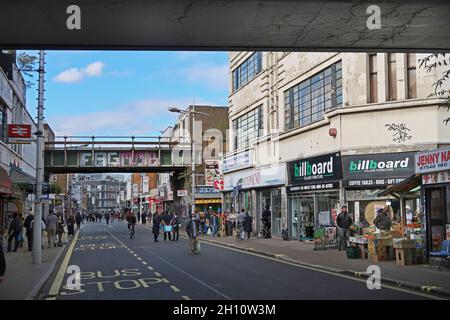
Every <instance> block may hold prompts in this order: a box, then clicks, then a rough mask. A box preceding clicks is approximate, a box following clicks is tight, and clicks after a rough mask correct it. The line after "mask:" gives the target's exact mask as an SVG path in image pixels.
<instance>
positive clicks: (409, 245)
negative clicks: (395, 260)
mask: <svg viewBox="0 0 450 320" xmlns="http://www.w3.org/2000/svg"><path fill="white" fill-rule="evenodd" d="M393 245H394V248H396V249H415V248H416V240H409V239H394V241H393Z"/></svg>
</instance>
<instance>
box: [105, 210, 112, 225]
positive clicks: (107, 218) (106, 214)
mask: <svg viewBox="0 0 450 320" xmlns="http://www.w3.org/2000/svg"><path fill="white" fill-rule="evenodd" d="M109 218H111V215H110V214H109V212H107V213H105V219H106V225H107V226H109Z"/></svg>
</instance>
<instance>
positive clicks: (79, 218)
mask: <svg viewBox="0 0 450 320" xmlns="http://www.w3.org/2000/svg"><path fill="white" fill-rule="evenodd" d="M82 221H83V218H82V217H81V214H80V213H79V212H78V213H77V216H76V217H75V222H76V223H77V230H80V226H81V222H82Z"/></svg>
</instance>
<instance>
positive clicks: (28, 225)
mask: <svg viewBox="0 0 450 320" xmlns="http://www.w3.org/2000/svg"><path fill="white" fill-rule="evenodd" d="M33 220H34V216H33V215H32V214H31V213H30V214H29V215H28V216H27V218H26V219H25V221H24V223H23V226H24V227H25V230H26V236H27V241H28V251H33Z"/></svg>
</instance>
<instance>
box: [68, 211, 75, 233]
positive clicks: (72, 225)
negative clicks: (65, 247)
mask: <svg viewBox="0 0 450 320" xmlns="http://www.w3.org/2000/svg"><path fill="white" fill-rule="evenodd" d="M67 234H68V235H69V236H73V235H74V234H75V216H74V215H73V213H71V214H70V216H69V218H68V219H67Z"/></svg>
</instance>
